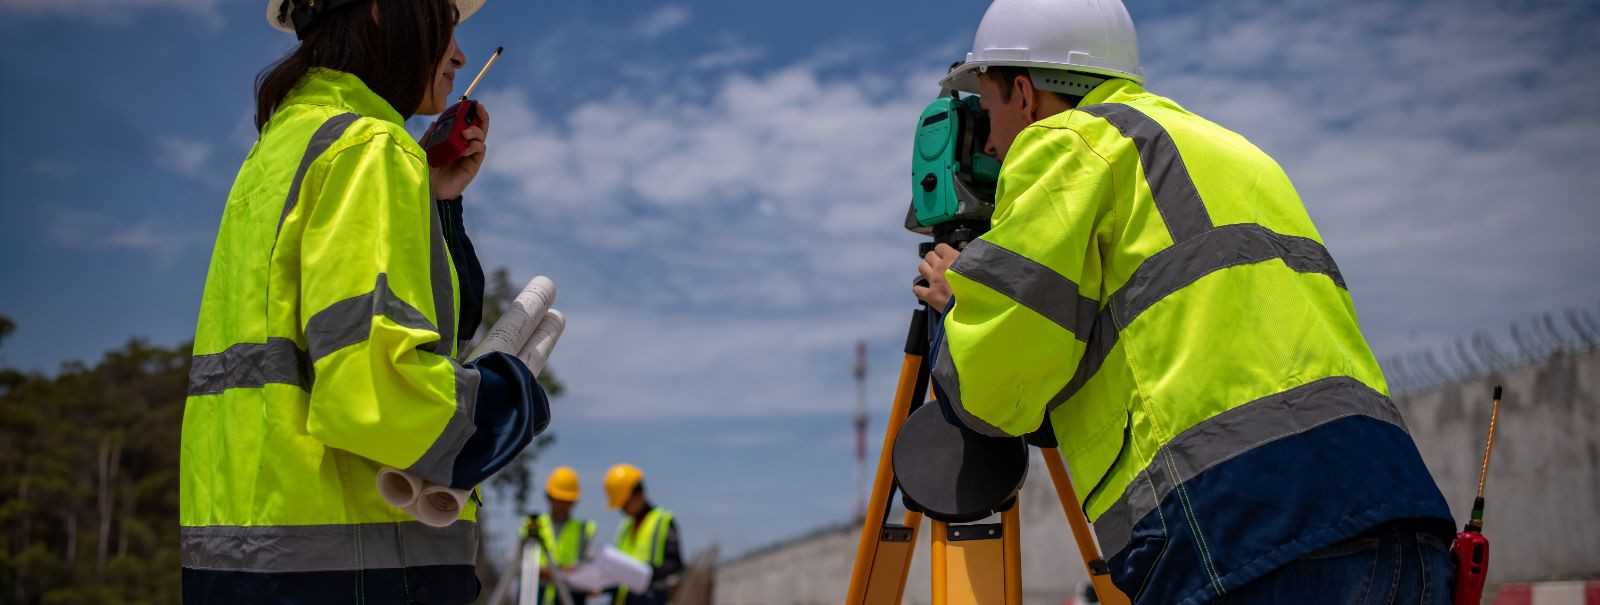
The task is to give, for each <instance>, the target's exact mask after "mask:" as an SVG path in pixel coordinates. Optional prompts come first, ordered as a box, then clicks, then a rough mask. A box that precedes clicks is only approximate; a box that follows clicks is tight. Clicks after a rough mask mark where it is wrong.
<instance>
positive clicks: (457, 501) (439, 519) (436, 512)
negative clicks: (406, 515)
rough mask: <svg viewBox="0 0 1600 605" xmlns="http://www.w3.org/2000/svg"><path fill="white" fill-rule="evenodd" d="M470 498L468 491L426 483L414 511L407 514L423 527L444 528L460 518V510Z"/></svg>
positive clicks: (470, 493) (470, 494)
mask: <svg viewBox="0 0 1600 605" xmlns="http://www.w3.org/2000/svg"><path fill="white" fill-rule="evenodd" d="M471 496H472V492H471V491H469V490H464V489H456V488H453V487H445V486H443V485H434V484H432V483H428V484H426V485H425V486H424V487H423V488H422V495H421V496H418V497H417V503H416V505H415V508H414V510H412V511H407V512H410V513H411V516H412V518H415V519H416V520H418V521H421V522H422V524H423V525H427V526H430V527H444V526H446V525H449V524H451V523H455V522H456V519H458V518H460V517H461V510H462V509H464V508H466V507H467V498H469V497H471Z"/></svg>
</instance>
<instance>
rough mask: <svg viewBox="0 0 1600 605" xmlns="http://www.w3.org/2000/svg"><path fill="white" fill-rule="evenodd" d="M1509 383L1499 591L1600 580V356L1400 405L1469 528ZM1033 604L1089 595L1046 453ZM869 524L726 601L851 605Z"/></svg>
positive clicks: (1498, 509)
mask: <svg viewBox="0 0 1600 605" xmlns="http://www.w3.org/2000/svg"><path fill="white" fill-rule="evenodd" d="M1495 384H1501V385H1504V386H1505V389H1506V397H1505V400H1504V401H1502V402H1501V406H1500V422H1499V432H1498V434H1497V437H1496V443H1495V448H1494V459H1493V461H1492V462H1491V464H1490V467H1491V468H1490V476H1489V484H1488V491H1487V494H1486V497H1487V499H1488V506H1487V511H1486V513H1485V519H1484V523H1485V528H1484V532H1485V534H1487V535H1488V537H1489V540H1490V543H1491V546H1492V549H1491V559H1490V561H1491V563H1490V577H1489V581H1490V583H1491V584H1496V583H1500V582H1512V581H1535V580H1546V579H1562V578H1600V355H1595V354H1587V355H1577V356H1574V355H1563V356H1558V357H1555V358H1552V359H1550V360H1549V361H1547V362H1546V363H1544V364H1541V365H1538V366H1535V367H1529V368H1521V369H1517V370H1511V371H1507V372H1499V373H1496V374H1493V375H1490V376H1488V377H1486V378H1483V379H1478V380H1470V381H1466V382H1462V383H1459V384H1455V385H1451V386H1448V387H1445V388H1442V389H1439V390H1435V391H1430V392H1426V393H1421V394H1417V395H1414V396H1409V397H1405V398H1402V399H1400V400H1398V401H1397V402H1396V403H1397V405H1398V406H1399V407H1400V410H1401V412H1402V413H1403V414H1404V415H1405V418H1406V422H1407V424H1408V425H1409V428H1410V429H1411V433H1412V435H1413V436H1414V437H1415V438H1416V440H1417V444H1418V447H1419V448H1420V449H1421V450H1422V455H1423V458H1424V459H1425V460H1426V461H1427V463H1428V468H1429V469H1430V470H1432V472H1433V475H1434V479H1435V481H1436V482H1438V484H1439V486H1440V489H1441V490H1442V491H1443V492H1444V495H1445V498H1447V499H1448V500H1449V502H1450V506H1451V511H1452V512H1453V513H1454V514H1455V516H1456V518H1457V520H1458V521H1461V520H1465V518H1466V515H1467V513H1468V512H1469V509H1470V508H1471V505H1472V496H1473V492H1474V491H1476V489H1477V481H1478V467H1479V465H1480V463H1481V462H1482V456H1483V438H1484V433H1485V431H1487V430H1488V426H1489V407H1490V399H1489V397H1490V392H1491V390H1492V389H1493V386H1494V385H1495ZM1022 523H1023V530H1022V538H1023V539H1022V558H1023V569H1022V574H1023V593H1024V594H1023V597H1024V601H1025V602H1026V603H1029V604H1030V605H1031V604H1035V603H1037V604H1040V605H1045V604H1049V605H1058V604H1060V603H1061V602H1062V601H1063V600H1065V599H1066V598H1068V597H1070V596H1072V595H1073V594H1075V593H1076V592H1077V591H1079V590H1081V589H1082V586H1083V584H1084V582H1085V575H1084V570H1083V564H1082V562H1081V559H1080V558H1079V555H1078V553H1077V549H1076V547H1075V546H1074V543H1073V541H1072V536H1071V534H1070V532H1069V531H1068V529H1067V526H1066V523H1065V522H1064V521H1063V520H1062V513H1061V508H1060V505H1059V504H1058V503H1057V501H1056V496H1055V491H1054V488H1053V487H1052V486H1051V484H1050V479H1049V475H1048V474H1047V473H1046V472H1045V469H1044V464H1043V462H1041V461H1040V460H1039V459H1038V452H1037V451H1035V452H1034V460H1033V463H1032V465H1031V466H1030V468H1029V476H1028V482H1027V483H1026V484H1025V486H1024V488H1023V492H1022ZM859 531H860V528H859V526H856V525H849V526H839V527H834V528H827V529H823V530H819V531H817V532H814V533H813V534H811V535H809V536H806V537H803V538H801V539H797V540H795V541H793V542H790V543H788V544H785V545H782V546H780V547H776V548H772V549H768V550H765V551H762V552H759V553H756V554H754V555H751V556H745V557H741V558H738V559H735V560H732V561H728V562H725V563H724V564H723V565H722V566H721V567H720V569H719V573H718V577H717V590H716V597H717V600H716V602H717V603H718V604H719V605H757V604H760V605H785V604H792V605H821V604H832V603H840V602H842V601H843V599H844V591H845V589H846V586H847V585H848V584H849V583H850V567H851V565H852V559H853V558H854V556H855V549H856V541H857V539H858V537H859V533H858V532H859ZM927 535H928V525H927V524H926V523H924V524H923V527H922V531H920V532H918V545H917V551H916V553H917V555H916V558H915V560H914V561H913V563H912V566H911V574H910V575H909V577H908V580H907V585H906V595H905V601H906V603H910V604H915V605H921V604H926V603H928V602H929V594H928V593H929V583H930V578H929V571H928V552H929V546H928V538H927Z"/></svg>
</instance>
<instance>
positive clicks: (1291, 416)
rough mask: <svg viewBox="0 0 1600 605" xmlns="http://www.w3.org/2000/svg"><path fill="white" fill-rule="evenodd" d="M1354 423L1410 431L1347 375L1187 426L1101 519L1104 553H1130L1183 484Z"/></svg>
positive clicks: (1384, 402)
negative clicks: (1141, 526) (1253, 453)
mask: <svg viewBox="0 0 1600 605" xmlns="http://www.w3.org/2000/svg"><path fill="white" fill-rule="evenodd" d="M1350 416H1368V417H1371V418H1376V419H1378V420H1382V421H1384V422H1388V423H1390V424H1393V425H1395V426H1398V427H1400V429H1401V430H1405V422H1404V421H1403V420H1401V418H1400V411H1399V410H1398V409H1396V408H1395V405H1394V402H1393V401H1391V400H1390V399H1389V398H1388V397H1385V396H1384V395H1383V394H1382V393H1379V392H1377V391H1375V390H1373V389H1372V387H1369V386H1367V385H1366V384H1363V383H1362V382H1361V381H1359V380H1356V379H1354V378H1350V377H1346V376H1335V377H1331V378H1323V379H1321V380H1316V381H1312V382H1308V383H1306V384H1303V385H1300V386H1298V387H1295V388H1292V389H1289V390H1287V391H1283V392H1281V393H1277V394H1274V395H1269V396H1266V397H1262V398H1260V399H1256V400H1254V401H1251V402H1249V403H1245V404H1243V405H1240V406H1238V407H1234V408H1232V409H1229V410H1227V411H1225V412H1222V413H1220V414H1217V415H1216V416H1212V417H1211V418H1208V419H1206V420H1205V421H1203V422H1201V423H1199V424H1196V425H1194V426H1192V427H1189V428H1188V429H1187V430H1185V431H1183V433H1181V434H1179V435H1178V436H1177V437H1174V438H1173V439H1172V440H1171V441H1168V442H1167V443H1166V444H1165V445H1162V446H1161V448H1160V449H1158V450H1156V454H1155V459H1157V460H1159V461H1160V462H1152V463H1151V464H1150V465H1149V466H1147V467H1145V469H1144V470H1142V471H1140V472H1139V474H1138V475H1137V476H1135V477H1134V478H1133V480H1132V481H1130V482H1129V483H1128V488H1127V489H1126V490H1125V491H1124V492H1123V493H1122V496H1121V497H1119V498H1118V499H1117V501H1116V502H1115V503H1113V504H1112V505H1111V508H1109V509H1107V510H1106V512H1105V513H1104V514H1102V515H1100V518H1099V519H1096V520H1095V523H1094V532H1095V535H1096V537H1097V538H1098V539H1099V542H1100V548H1101V552H1104V553H1105V554H1106V556H1108V557H1109V556H1111V555H1113V554H1115V553H1117V552H1120V551H1121V550H1122V549H1123V548H1125V547H1126V546H1127V545H1128V543H1129V541H1130V540H1131V538H1132V532H1133V527H1134V525H1135V524H1137V523H1138V522H1139V520H1141V519H1143V518H1144V517H1145V515H1148V514H1150V512H1151V511H1154V510H1156V508H1157V507H1159V506H1160V505H1161V501H1162V500H1164V499H1166V497H1167V495H1168V494H1171V493H1172V491H1173V490H1174V489H1176V488H1177V486H1178V485H1179V484H1180V483H1182V482H1183V481H1186V480H1188V479H1190V478H1193V477H1195V476H1196V475H1199V474H1200V473H1203V472H1205V471H1206V470H1207V469H1210V468H1211V467H1213V466H1216V465H1218V464H1221V463H1223V462H1226V461H1228V460H1230V459H1232V458H1233V457H1235V456H1238V455H1240V454H1243V453H1245V452H1248V451H1250V450H1252V449H1255V448H1256V447H1259V446H1261V445H1262V444H1265V443H1268V442H1271V441H1275V440H1278V439H1282V438H1284V437H1288V436H1291V435H1295V434H1298V433H1303V432H1305V431H1308V430H1311V429H1314V428H1316V427H1319V426H1322V425H1324V424H1327V423H1329V422H1333V421H1335V420H1339V419H1341V418H1347V417H1350ZM1152 469H1156V470H1154V471H1152Z"/></svg>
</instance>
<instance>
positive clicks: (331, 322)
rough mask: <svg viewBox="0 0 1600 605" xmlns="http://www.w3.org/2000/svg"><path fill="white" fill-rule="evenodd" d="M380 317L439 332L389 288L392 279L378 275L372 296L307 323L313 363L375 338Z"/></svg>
mask: <svg viewBox="0 0 1600 605" xmlns="http://www.w3.org/2000/svg"><path fill="white" fill-rule="evenodd" d="M380 316H381V317H387V318H389V319H390V320H391V321H393V322H395V323H397V324H400V325H402V326H405V327H407V328H415V329H418V330H427V331H429V332H433V331H436V330H435V328H434V327H433V323H432V322H429V321H428V318H427V317H425V316H423V315H422V312H421V311H418V310H417V308H416V307H413V306H411V305H410V303H407V302H406V301H404V300H402V299H401V298H400V296H399V295H397V294H395V293H394V290H391V289H390V288H389V275H388V274H386V273H379V274H378V280H377V283H375V284H373V286H372V291H371V292H368V293H366V294H362V295H360V296H354V297H351V298H346V299H344V300H341V301H339V302H336V303H333V304H331V305H328V307H327V308H325V309H323V310H321V311H318V312H317V314H316V315H312V316H311V319H310V320H308V321H306V343H307V345H308V348H309V349H310V353H311V362H312V363H316V362H317V360H319V359H322V358H323V357H327V356H328V355H330V354H332V353H333V352H335V351H338V350H339V349H343V348H345V347H348V346H350V345H353V344H356V343H359V342H362V341H365V340H366V339H367V338H368V337H369V336H370V335H371V334H372V318H374V317H380Z"/></svg>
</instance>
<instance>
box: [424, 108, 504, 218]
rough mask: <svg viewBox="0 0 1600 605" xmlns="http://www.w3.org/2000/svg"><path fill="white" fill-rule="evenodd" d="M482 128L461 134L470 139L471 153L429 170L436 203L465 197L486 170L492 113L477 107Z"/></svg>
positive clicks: (468, 152)
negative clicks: (490, 116) (485, 155)
mask: <svg viewBox="0 0 1600 605" xmlns="http://www.w3.org/2000/svg"><path fill="white" fill-rule="evenodd" d="M477 114H478V124H477V125H476V126H471V127H468V128H467V129H466V130H463V131H461V135H462V137H464V138H466V139H467V150H466V151H465V152H464V153H462V154H461V157H460V158H459V159H457V160H456V161H454V162H450V163H449V164H445V165H443V166H438V167H434V166H430V167H428V182H429V183H431V184H432V186H433V199H436V200H450V199H455V198H458V197H461V192H463V191H466V190H467V185H468V184H470V183H471V182H472V179H474V178H476V177H477V176H478V169H479V168H481V167H483V156H484V153H486V152H487V151H488V147H486V146H485V145H484V141H486V140H488V138H489V110H487V109H484V108H483V103H478V104H477Z"/></svg>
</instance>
